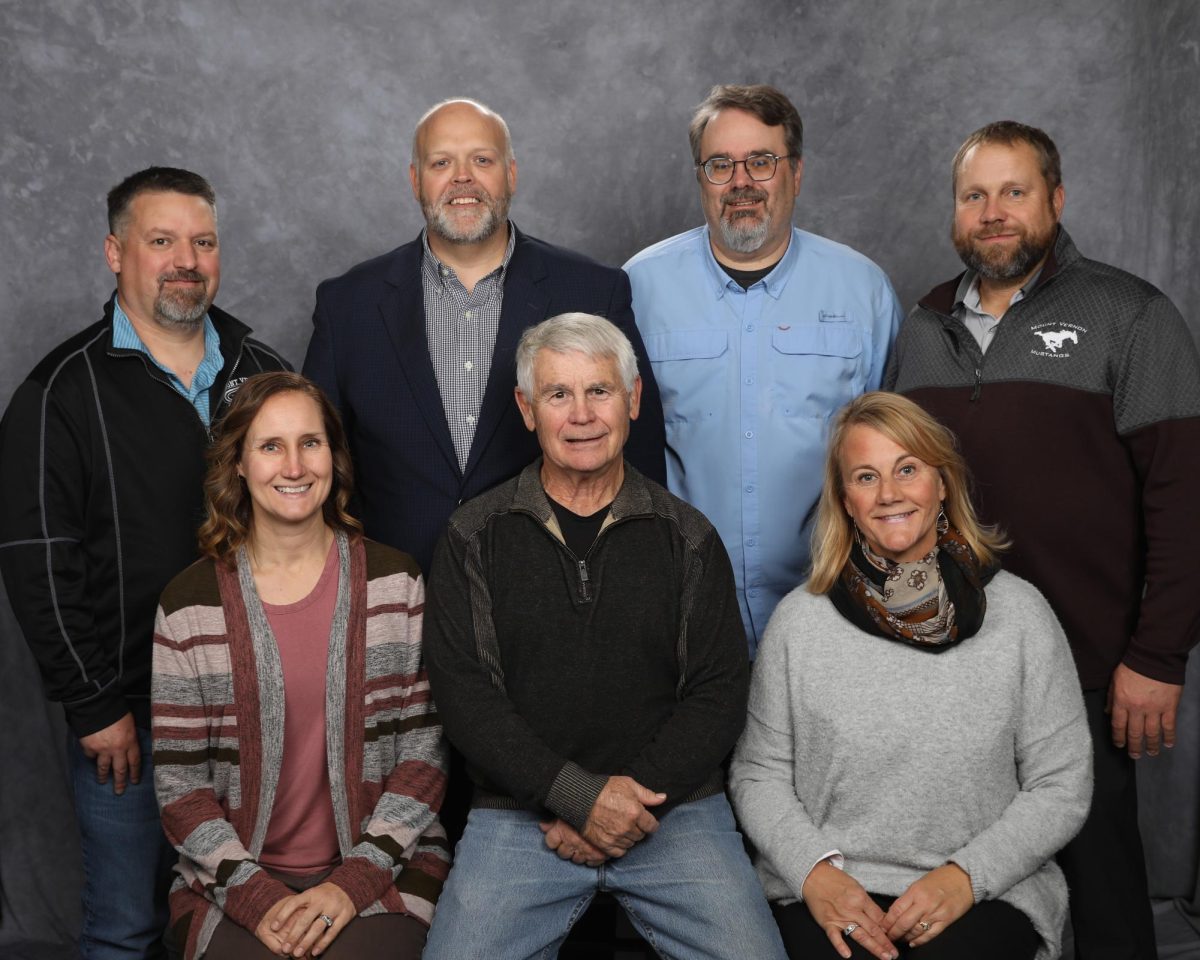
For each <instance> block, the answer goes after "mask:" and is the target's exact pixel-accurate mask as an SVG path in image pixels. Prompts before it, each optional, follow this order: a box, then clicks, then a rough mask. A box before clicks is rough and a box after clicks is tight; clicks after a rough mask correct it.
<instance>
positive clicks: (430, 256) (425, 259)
mask: <svg viewBox="0 0 1200 960" xmlns="http://www.w3.org/2000/svg"><path fill="white" fill-rule="evenodd" d="M516 245H517V228H516V225H515V224H514V223H513V222H512V221H511V220H509V221H508V246H506V247H505V248H504V259H503V260H501V261H500V266H498V267H497V268H496V269H495V270H493V271H492V272H491V273H489V274H488V275H487V276H486V277H484V278H483V279H484V280H487V279H488V277H495V276H500V277H503V276H504V271H505V270H507V269H508V261H509V260H511V259H512V255H513V249H514V248H515V247H516ZM421 247H422V248H423V249H424V251H425V253H424V255H423V256H422V257H421V273H422V275H423V276H424V278H425V283H426V284H437V285H438V286H440V287H441V288H442V289H443V290H445V289H446V285H447V284H448V283H449V282H450V279H451V277H453V278H454V279H455V280H457V279H458V275H457V274H456V273H455V272H454V268H453V267H448V266H446V265H445V264H444V263H442V261H441V260H439V259H438V258H437V256H436V254H434V252H433V251H432V250H431V249H430V248H429V230H428V229H425V230H422V231H421Z"/></svg>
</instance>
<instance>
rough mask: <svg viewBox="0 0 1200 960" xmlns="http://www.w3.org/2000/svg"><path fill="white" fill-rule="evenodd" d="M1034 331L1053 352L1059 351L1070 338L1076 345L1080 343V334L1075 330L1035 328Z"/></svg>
mask: <svg viewBox="0 0 1200 960" xmlns="http://www.w3.org/2000/svg"><path fill="white" fill-rule="evenodd" d="M1033 332H1034V333H1036V334H1037V335H1038V336H1039V337H1041V338H1042V343H1044V344H1045V345H1046V349H1047V350H1049V351H1050V352H1051V353H1058V351H1059V350H1061V349H1062V346H1063V344H1064V343H1066V342H1067V341H1068V340H1070V341H1071V342H1072V343H1074V344H1076V345H1078V344H1079V334H1077V333H1076V332H1075V331H1074V330H1034V331H1033Z"/></svg>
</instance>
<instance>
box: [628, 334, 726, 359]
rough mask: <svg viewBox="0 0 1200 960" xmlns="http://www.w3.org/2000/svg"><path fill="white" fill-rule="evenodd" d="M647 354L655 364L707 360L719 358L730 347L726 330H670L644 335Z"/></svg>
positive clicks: (643, 339)
mask: <svg viewBox="0 0 1200 960" xmlns="http://www.w3.org/2000/svg"><path fill="white" fill-rule="evenodd" d="M642 341H643V342H644V343H645V344H646V354H647V356H649V357H650V359H651V360H652V361H654V362H656V363H657V362H658V361H660V360H707V359H712V358H713V357H719V356H720V355H721V354H723V353H724V352H725V349H726V347H727V346H728V343H729V340H728V335H727V334H726V333H725V331H724V330H711V329H708V330H668V331H667V332H666V333H650V334H642Z"/></svg>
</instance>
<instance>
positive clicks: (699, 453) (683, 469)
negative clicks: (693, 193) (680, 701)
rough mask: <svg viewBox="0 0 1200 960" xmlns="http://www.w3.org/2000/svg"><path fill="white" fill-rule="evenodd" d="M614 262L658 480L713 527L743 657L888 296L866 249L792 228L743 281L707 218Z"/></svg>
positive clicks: (874, 351) (890, 325)
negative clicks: (659, 411) (627, 307)
mask: <svg viewBox="0 0 1200 960" xmlns="http://www.w3.org/2000/svg"><path fill="white" fill-rule="evenodd" d="M625 270H626V272H627V273H628V274H629V279H630V282H631V284H632V286H633V312H634V316H635V317H636V318H637V324H638V327H639V329H640V330H641V332H642V339H643V340H644V341H645V343H646V351H647V353H648V354H649V356H650V362H651V364H652V366H653V369H654V376H655V378H656V379H657V380H658V385H659V390H660V392H661V394H662V403H663V414H664V417H665V420H666V429H667V485H668V486H669V487H670V488H671V491H672V492H673V493H675V494H676V495H678V496H680V497H682V498H683V499H685V500H687V501H688V502H689V503H691V504H692V505H693V506H695V507H697V508H698V509H700V510H701V511H702V512H703V513H704V514H705V515H706V516H707V517H708V518H709V520H711V521H712V523H713V525H714V526H715V527H716V528H717V531H718V532H719V533H720V535H721V539H722V540H723V541H724V544H725V548H726V550H728V552H729V557H730V560H731V561H732V563H733V570H734V577H735V579H736V582H737V590H738V601H739V604H740V606H741V613H742V619H743V621H744V623H745V626H746V634H747V637H748V639H749V642H750V653H751V656H753V655H754V651H755V650H756V649H757V646H758V639H759V637H761V636H762V632H763V630H764V629H765V627H766V625H767V620H768V618H769V617H770V615H771V612H772V611H773V610H774V609H775V605H776V604H777V603H778V602H779V600H780V599H781V598H782V597H783V596H784V595H785V594H786V593H787V592H788V591H790V590H791V589H793V588H794V587H795V586H796V585H797V584H799V583H800V581H801V579H802V578H803V577H804V576H805V573H806V571H807V567H808V563H809V543H808V541H809V533H810V529H811V527H810V525H811V518H809V516H808V514H809V511H810V509H811V508H812V506H813V504H814V503H815V502H816V500H817V497H818V495H819V494H820V490H821V478H822V471H823V468H824V462H825V444H826V441H827V439H828V424H829V418H830V416H831V415H832V414H833V413H834V412H835V411H836V410H837V409H838V408H839V407H841V406H842V405H843V404H845V403H846V402H847V401H849V400H851V399H853V398H854V397H856V396H857V395H858V394H860V393H862V392H864V391H866V390H874V389H876V388H878V386H879V382H880V379H881V377H882V375H883V369H884V364H885V362H886V360H887V353H888V349H889V347H890V345H891V342H892V339H893V338H894V337H895V335H896V329H897V327H898V326H899V324H900V320H901V312H900V304H899V303H898V302H897V300H896V295H895V293H894V292H893V290H892V285H891V283H889V282H888V279H887V276H886V275H885V274H884V273H883V271H882V270H880V269H879V268H878V267H877V266H876V265H875V264H873V263H872V262H871V261H870V260H868V259H867V258H866V257H864V256H862V255H861V254H858V253H856V252H855V251H853V250H851V249H850V248H849V247H845V246H843V245H841V244H838V243H834V242H832V241H830V240H826V239H824V238H822V237H818V236H816V235H814V234H811V233H807V232H805V231H803V230H797V229H793V231H792V239H791V242H790V243H789V245H788V250H787V253H786V254H784V257H783V259H782V260H781V261H780V262H779V264H778V266H776V268H775V269H774V270H772V271H771V272H770V273H769V274H768V275H767V276H766V277H764V278H763V279H761V280H759V281H758V282H757V283H754V284H752V285H751V286H750V287H749V288H748V289H745V290H743V289H742V288H741V287H740V286H739V285H738V284H737V282H736V281H734V280H733V279H732V278H730V277H729V276H728V275H727V274H726V273H725V272H724V271H723V270H722V269H721V267H720V265H719V264H718V263H717V261H716V259H715V258H714V257H713V254H712V249H711V247H710V245H709V237H708V228H707V227H700V228H697V229H696V230H691V231H689V232H688V233H684V234H680V235H679V236H677V237H672V238H671V239H669V240H664V241H663V242H662V243H659V244H656V245H654V246H652V247H649V248H648V249H646V250H643V251H642V252H641V253H639V254H638V255H637V256H635V257H634V258H633V259H632V260H630V261H629V262H628V263H627V264H626V265H625Z"/></svg>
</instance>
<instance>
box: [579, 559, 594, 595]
mask: <svg viewBox="0 0 1200 960" xmlns="http://www.w3.org/2000/svg"><path fill="white" fill-rule="evenodd" d="M578 563H579V599H581V600H591V599H592V592H591V590H589V589H588V581H589V577H588V568H587V561H586V560H580V561H578Z"/></svg>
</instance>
